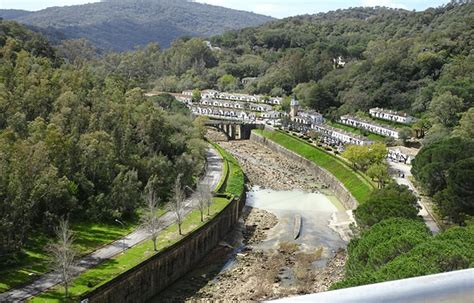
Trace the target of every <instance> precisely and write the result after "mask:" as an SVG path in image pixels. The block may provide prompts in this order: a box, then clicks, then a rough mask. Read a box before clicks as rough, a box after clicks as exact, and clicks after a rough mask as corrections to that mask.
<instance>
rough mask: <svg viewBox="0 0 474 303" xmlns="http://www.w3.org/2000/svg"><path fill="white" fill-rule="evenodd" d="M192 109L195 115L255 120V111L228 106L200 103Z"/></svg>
mask: <svg viewBox="0 0 474 303" xmlns="http://www.w3.org/2000/svg"><path fill="white" fill-rule="evenodd" d="M191 111H192V113H193V114H195V115H199V116H208V117H212V118H224V119H230V120H243V121H255V119H256V118H257V117H256V115H255V113H248V112H245V111H242V110H234V109H228V108H214V107H205V106H199V105H193V106H191Z"/></svg>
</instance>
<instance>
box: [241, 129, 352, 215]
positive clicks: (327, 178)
mask: <svg viewBox="0 0 474 303" xmlns="http://www.w3.org/2000/svg"><path fill="white" fill-rule="evenodd" d="M250 140H252V141H255V142H258V143H260V144H262V145H265V146H267V147H268V148H270V149H271V150H273V151H275V152H278V153H280V154H283V155H285V156H286V157H288V158H290V159H292V160H293V161H295V162H297V163H300V164H302V165H303V166H305V167H307V168H308V169H309V171H311V172H312V173H313V174H314V175H315V176H316V177H318V178H319V179H320V180H321V182H322V183H323V184H325V185H327V186H328V187H329V189H330V190H331V191H332V192H334V195H335V196H336V198H337V199H338V200H339V201H340V202H341V203H342V205H343V206H344V207H345V208H346V209H355V208H357V200H356V199H355V198H354V197H353V196H352V194H351V193H350V192H349V191H348V190H347V189H346V188H345V187H344V185H343V184H342V183H341V182H340V181H339V180H338V179H337V178H336V177H334V176H333V175H332V174H331V173H329V172H328V171H327V170H325V169H324V168H321V167H319V166H317V165H316V164H315V163H314V162H312V161H310V160H307V159H306V158H304V157H302V156H300V155H298V154H297V153H295V152H293V151H291V150H289V149H286V148H285V147H283V146H281V145H280V144H278V143H276V142H273V141H272V140H269V139H267V138H265V137H263V136H260V135H258V134H256V133H254V132H252V135H251V136H250Z"/></svg>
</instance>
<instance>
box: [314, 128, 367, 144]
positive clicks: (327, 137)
mask: <svg viewBox="0 0 474 303" xmlns="http://www.w3.org/2000/svg"><path fill="white" fill-rule="evenodd" d="M311 128H312V129H313V130H315V131H316V132H318V133H319V134H320V136H321V137H320V138H321V141H322V142H324V143H326V144H329V145H341V144H344V145H345V144H353V145H369V144H372V143H373V142H372V141H370V140H369V139H368V138H366V137H363V136H358V135H356V134H352V133H349V132H346V131H344V130H342V129H338V128H334V127H331V126H329V125H325V124H313V125H312V126H311Z"/></svg>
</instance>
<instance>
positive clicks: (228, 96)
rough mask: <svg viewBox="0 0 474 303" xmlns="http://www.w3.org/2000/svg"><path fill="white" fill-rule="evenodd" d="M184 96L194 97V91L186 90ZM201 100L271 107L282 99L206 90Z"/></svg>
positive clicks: (202, 92)
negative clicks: (263, 104) (228, 101)
mask: <svg viewBox="0 0 474 303" xmlns="http://www.w3.org/2000/svg"><path fill="white" fill-rule="evenodd" d="M182 94H183V95H187V96H192V95H193V91H192V90H185V91H183V92H182ZM201 98H203V99H219V100H232V101H243V102H253V103H266V104H270V105H280V104H281V102H282V100H283V99H282V98H279V97H266V96H261V95H247V94H237V93H226V92H219V91H217V90H213V89H206V90H203V91H201Z"/></svg>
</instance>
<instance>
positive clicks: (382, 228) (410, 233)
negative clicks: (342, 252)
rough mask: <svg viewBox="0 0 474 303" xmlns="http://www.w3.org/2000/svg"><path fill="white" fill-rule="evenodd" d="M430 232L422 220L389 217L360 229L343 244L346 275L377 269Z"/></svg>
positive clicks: (422, 240)
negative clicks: (345, 256)
mask: <svg viewBox="0 0 474 303" xmlns="http://www.w3.org/2000/svg"><path fill="white" fill-rule="evenodd" d="M429 236H430V233H429V231H428V229H427V227H426V225H425V224H424V222H423V221H418V220H417V221H414V220H410V219H405V218H390V219H386V220H383V221H380V222H379V223H377V224H375V225H373V226H371V227H370V228H368V229H366V230H363V231H362V233H361V234H360V237H358V238H355V239H353V240H351V242H350V243H349V245H348V247H347V252H348V255H349V258H348V260H347V263H346V278H352V277H355V276H359V275H363V274H364V273H366V274H367V273H371V272H373V271H375V270H378V269H379V268H381V267H382V266H384V265H385V264H387V263H388V262H390V261H391V260H393V259H395V258H396V257H397V256H400V255H403V254H404V253H407V252H409V251H410V250H411V249H412V248H413V247H415V246H416V245H418V244H420V243H423V242H425V241H426V240H427V239H428V238H429Z"/></svg>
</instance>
